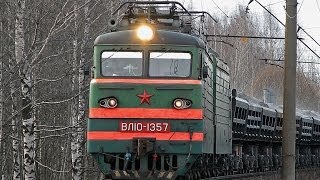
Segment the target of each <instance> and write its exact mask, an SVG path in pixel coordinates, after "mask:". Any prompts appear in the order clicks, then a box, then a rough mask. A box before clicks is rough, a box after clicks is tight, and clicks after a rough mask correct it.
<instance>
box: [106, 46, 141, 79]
mask: <svg viewBox="0 0 320 180" xmlns="http://www.w3.org/2000/svg"><path fill="white" fill-rule="evenodd" d="M101 70H102V75H103V76H142V52H123V51H118V52H117V51H105V52H103V53H102V55H101Z"/></svg>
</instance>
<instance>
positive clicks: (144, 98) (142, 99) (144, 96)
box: [137, 90, 153, 104]
mask: <svg viewBox="0 0 320 180" xmlns="http://www.w3.org/2000/svg"><path fill="white" fill-rule="evenodd" d="M137 96H138V97H139V98H140V104H142V103H144V102H146V103H148V104H150V98H151V96H153V95H151V94H148V93H147V91H146V90H143V94H138V95H137Z"/></svg>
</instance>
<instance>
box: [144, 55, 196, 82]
mask: <svg viewBox="0 0 320 180" xmlns="http://www.w3.org/2000/svg"><path fill="white" fill-rule="evenodd" d="M149 57H150V60H149V76H151V77H189V76H190V75H191V54H190V53H185V52H150V56H149Z"/></svg>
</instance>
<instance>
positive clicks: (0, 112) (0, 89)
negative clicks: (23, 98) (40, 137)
mask: <svg viewBox="0 0 320 180" xmlns="http://www.w3.org/2000/svg"><path fill="white" fill-rule="evenodd" d="M1 10H2V9H1ZM2 14H3V13H1V15H2ZM0 32H3V23H2V19H1V22H0ZM2 37H3V33H1V34H0V42H3V38H2ZM3 45H4V44H1V46H0V58H1V59H0V159H4V154H3V153H2V151H3V144H2V134H3V131H2V124H3V104H4V102H3V101H4V97H3V77H2V76H3V75H2V72H3V59H4V57H3ZM0 167H1V166H0ZM2 176H4V172H2V169H1V170H0V177H2Z"/></svg>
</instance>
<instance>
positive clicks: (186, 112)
mask: <svg viewBox="0 0 320 180" xmlns="http://www.w3.org/2000/svg"><path fill="white" fill-rule="evenodd" d="M89 118H124V119H125V118H138V119H143V118H149V119H186V120H187V119H198V120H201V119H202V109H181V110H177V109H152V108H114V109H108V108H90V109H89Z"/></svg>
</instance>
